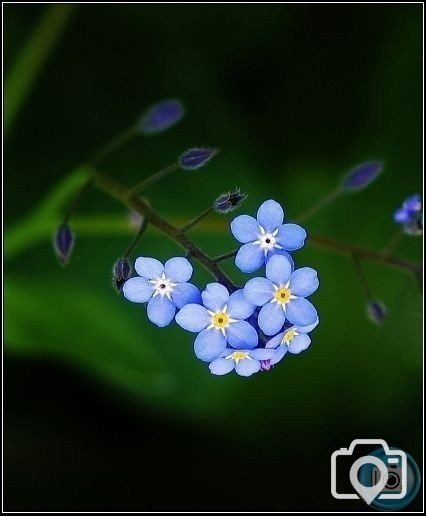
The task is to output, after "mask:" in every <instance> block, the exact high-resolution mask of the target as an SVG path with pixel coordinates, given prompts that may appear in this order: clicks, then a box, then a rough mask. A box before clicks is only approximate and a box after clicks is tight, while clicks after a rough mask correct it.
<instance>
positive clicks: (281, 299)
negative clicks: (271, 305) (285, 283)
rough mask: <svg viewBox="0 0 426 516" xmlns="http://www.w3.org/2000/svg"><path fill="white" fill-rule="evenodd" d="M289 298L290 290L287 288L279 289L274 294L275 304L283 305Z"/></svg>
mask: <svg viewBox="0 0 426 516" xmlns="http://www.w3.org/2000/svg"><path fill="white" fill-rule="evenodd" d="M290 297H291V290H290V289H289V288H288V287H280V288H279V289H278V290H277V291H276V292H275V299H276V300H277V303H280V304H282V305H283V304H285V303H288V302H289V301H290Z"/></svg>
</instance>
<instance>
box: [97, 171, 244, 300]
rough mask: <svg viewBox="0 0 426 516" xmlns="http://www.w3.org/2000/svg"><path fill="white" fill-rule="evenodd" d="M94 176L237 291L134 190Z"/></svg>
mask: <svg viewBox="0 0 426 516" xmlns="http://www.w3.org/2000/svg"><path fill="white" fill-rule="evenodd" d="M92 174H93V176H94V178H95V183H96V185H97V186H98V187H99V188H100V189H101V190H103V191H104V192H106V193H108V194H109V195H111V196H112V197H114V198H115V199H117V200H118V201H119V202H121V203H122V204H124V205H125V206H127V207H128V208H129V209H130V210H133V211H136V213H139V215H141V216H142V217H144V218H145V219H146V220H147V221H148V222H149V223H150V224H151V225H153V226H155V227H156V228H157V229H159V230H160V231H162V232H163V233H165V234H166V235H167V236H169V237H170V238H171V239H172V240H174V241H175V242H176V243H177V244H179V245H180V246H181V247H182V248H183V249H185V250H186V251H187V253H188V255H189V256H191V257H193V258H194V259H196V260H197V261H198V262H199V263H200V264H201V265H202V266H203V267H204V268H205V269H206V270H208V271H209V272H210V273H211V274H212V276H213V277H214V278H215V279H216V280H217V281H219V282H220V283H222V284H223V285H225V287H227V288H228V290H230V291H231V292H233V291H234V290H236V288H237V287H236V285H235V284H234V283H233V282H232V280H231V279H230V278H229V277H228V276H227V275H226V274H225V273H224V272H223V271H222V269H221V268H220V267H219V266H218V265H217V264H216V263H215V262H214V260H213V259H212V258H211V257H210V256H209V255H208V254H206V253H205V252H204V251H203V250H202V249H200V248H199V247H198V246H197V245H196V244H195V243H194V242H193V241H192V240H190V239H189V238H188V237H187V236H186V235H185V234H184V233H182V231H181V230H180V229H178V228H176V227H175V226H173V225H172V224H170V223H169V222H167V221H166V220H164V219H163V218H162V217H160V216H159V215H157V214H156V213H155V212H154V211H153V210H152V209H151V207H150V206H149V204H148V203H147V202H146V201H144V200H143V199H141V198H140V197H137V196H136V195H134V193H133V190H128V189H126V188H125V187H124V186H122V185H121V184H120V183H118V182H117V181H115V180H114V179H112V178H111V177H108V176H106V175H105V174H100V173H98V172H96V171H95V170H93V172H92Z"/></svg>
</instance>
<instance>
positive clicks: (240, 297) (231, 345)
mask: <svg viewBox="0 0 426 516" xmlns="http://www.w3.org/2000/svg"><path fill="white" fill-rule="evenodd" d="M231 232H232V234H233V235H234V237H235V238H236V239H237V240H238V241H239V242H240V243H241V244H243V245H242V246H241V247H240V248H239V250H238V252H237V254H236V257H235V264H236V266H237V267H238V268H239V269H240V270H241V271H242V272H245V273H253V272H255V271H258V270H259V269H260V268H261V267H263V266H265V274H264V276H263V275H259V276H258V277H254V278H251V279H249V280H248V281H247V282H246V284H245V285H244V286H243V287H242V288H235V289H234V290H233V291H232V292H230V291H229V290H228V288H226V287H225V286H224V285H222V284H221V283H217V282H216V283H209V284H208V285H207V286H206V288H205V289H204V290H203V291H202V292H200V291H199V289H198V288H197V287H196V286H195V285H193V284H192V283H189V280H190V279H191V276H192V272H193V269H192V266H191V264H190V263H189V261H188V260H187V259H186V258H181V257H176V258H171V259H170V260H168V261H167V262H166V263H165V264H164V265H163V264H162V263H161V262H159V261H158V260H156V259H154V258H138V259H137V260H136V262H135V270H136V273H137V274H138V275H139V276H137V277H134V278H130V279H128V280H127V281H126V282H125V283H124V285H123V294H124V296H125V297H126V298H127V299H128V300H130V301H133V302H135V303H148V305H147V315H148V318H149V319H150V320H151V321H152V322H153V323H154V324H156V325H157V326H160V327H163V326H166V325H168V324H169V323H171V322H172V321H173V319H175V321H176V323H177V324H178V325H179V326H181V327H182V328H183V329H185V330H187V331H189V332H192V333H196V334H197V336H196V338H195V341H194V352H195V355H196V356H197V358H199V359H200V360H202V361H204V362H207V363H209V369H210V371H211V372H212V373H213V374H215V375H224V374H227V373H229V372H231V371H234V370H235V371H236V373H237V374H239V375H240V376H251V375H253V374H254V373H257V372H258V371H261V370H263V371H268V370H270V369H271V368H272V367H273V366H274V365H275V364H277V363H278V362H279V361H280V360H282V358H283V357H284V356H285V355H286V354H287V353H290V354H298V353H300V352H302V351H304V350H305V349H307V348H308V346H309V345H310V342H311V340H310V337H309V335H308V334H309V333H310V332H311V331H312V330H313V329H314V328H315V327H316V326H317V325H318V322H319V319H318V315H317V311H316V309H315V307H314V306H313V305H312V304H311V302H310V301H308V299H307V297H309V296H310V295H311V294H313V293H314V292H315V291H316V290H317V288H318V285H319V282H318V277H317V273H316V271H315V270H313V269H311V268H310V267H302V268H299V269H296V268H295V266H294V261H293V259H292V257H291V256H290V254H289V252H290V251H295V250H296V249H299V248H301V247H302V246H303V245H304V242H305V239H306V231H305V230H304V229H303V228H301V227H300V226H298V225H297V224H288V223H286V224H284V212H283V209H282V207H281V206H280V204H279V203H277V202H276V201H273V200H268V201H265V202H264V203H263V204H262V205H261V206H260V208H259V210H258V212H257V217H256V218H253V217H250V216H248V215H241V216H239V217H236V218H235V219H234V220H233V221H232V222H231Z"/></svg>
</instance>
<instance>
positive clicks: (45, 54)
mask: <svg viewBox="0 0 426 516" xmlns="http://www.w3.org/2000/svg"><path fill="white" fill-rule="evenodd" d="M75 8H76V5H73V4H61V5H55V4H53V5H51V6H49V7H47V8H46V10H45V12H44V13H43V16H42V18H41V20H40V22H39V24H38V26H37V27H36V29H35V31H34V32H33V34H32V35H31V36H30V38H29V39H28V40H27V42H26V43H25V45H24V47H23V48H22V50H21V52H20V53H19V55H18V57H17V59H16V60H15V62H14V63H13V65H12V66H11V68H10V71H9V73H8V74H7V77H6V80H5V95H4V97H5V104H4V133H5V135H6V134H7V133H8V131H9V130H10V128H11V126H12V124H13V123H14V121H15V119H16V117H17V115H18V113H19V111H20V110H21V109H22V106H23V104H24V102H25V100H26V98H27V97H28V95H29V93H30V91H31V88H32V86H33V85H34V83H35V82H36V80H37V78H38V76H39V75H40V73H41V71H42V69H43V66H44V65H45V63H46V61H47V60H48V58H49V56H50V54H51V53H52V51H53V50H54V48H55V44H56V43H57V41H58V40H59V38H60V37H61V35H62V34H63V32H64V31H65V29H66V27H67V25H68V23H69V21H70V19H71V16H72V14H73V12H74V10H75Z"/></svg>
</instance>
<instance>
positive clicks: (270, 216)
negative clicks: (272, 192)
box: [257, 199, 284, 233]
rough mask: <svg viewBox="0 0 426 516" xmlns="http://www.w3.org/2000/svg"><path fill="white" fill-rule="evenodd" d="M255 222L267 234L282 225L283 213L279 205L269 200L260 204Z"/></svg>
mask: <svg viewBox="0 0 426 516" xmlns="http://www.w3.org/2000/svg"><path fill="white" fill-rule="evenodd" d="M257 220H258V222H259V224H260V225H261V226H262V227H263V228H264V229H265V231H266V232H267V233H272V232H273V231H275V230H276V229H277V227H279V226H281V224H282V223H283V220H284V211H283V209H282V208H281V205H280V204H279V203H277V202H276V201H273V200H272V199H270V200H269V201H265V202H264V203H263V204H261V206H260V208H259V209H258V211H257Z"/></svg>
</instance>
